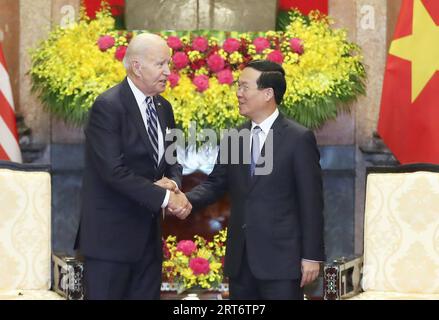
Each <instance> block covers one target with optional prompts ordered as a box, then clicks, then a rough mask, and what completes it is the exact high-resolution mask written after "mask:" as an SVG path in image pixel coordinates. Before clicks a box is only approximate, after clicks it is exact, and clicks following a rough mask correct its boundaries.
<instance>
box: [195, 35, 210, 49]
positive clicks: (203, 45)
mask: <svg viewBox="0 0 439 320" xmlns="http://www.w3.org/2000/svg"><path fill="white" fill-rule="evenodd" d="M208 47H209V42H208V41H207V39H206V38H204V37H201V36H200V37H196V38H195V39H194V40H193V41H192V48H193V49H194V50H197V51H200V52H204V51H206V50H207V48H208Z"/></svg>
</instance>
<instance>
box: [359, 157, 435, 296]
mask: <svg viewBox="0 0 439 320" xmlns="http://www.w3.org/2000/svg"><path fill="white" fill-rule="evenodd" d="M362 286H363V290H364V291H368V290H371V291H387V292H402V293H439V166H436V165H429V164H415V165H406V166H400V167H397V168H369V170H368V174H367V184H366V203H365V218H364V269H363V283H362Z"/></svg>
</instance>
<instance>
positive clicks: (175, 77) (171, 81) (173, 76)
mask: <svg viewBox="0 0 439 320" xmlns="http://www.w3.org/2000/svg"><path fill="white" fill-rule="evenodd" d="M168 81H169V84H170V85H171V88H174V87H175V86H176V85H178V81H180V76H179V75H178V73H176V72H171V74H170V75H169V77H168Z"/></svg>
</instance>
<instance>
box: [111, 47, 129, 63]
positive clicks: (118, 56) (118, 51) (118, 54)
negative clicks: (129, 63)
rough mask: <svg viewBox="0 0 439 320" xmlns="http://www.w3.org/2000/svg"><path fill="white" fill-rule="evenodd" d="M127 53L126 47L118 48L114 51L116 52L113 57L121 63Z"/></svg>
mask: <svg viewBox="0 0 439 320" xmlns="http://www.w3.org/2000/svg"><path fill="white" fill-rule="evenodd" d="M126 52H127V47H126V46H120V47H118V48H117V49H116V52H115V53H114V57H115V58H116V59H117V60H119V61H122V60H123V58H124V57H125V53H126Z"/></svg>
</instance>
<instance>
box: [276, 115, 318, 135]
mask: <svg viewBox="0 0 439 320" xmlns="http://www.w3.org/2000/svg"><path fill="white" fill-rule="evenodd" d="M282 121H283V124H284V126H285V127H286V128H287V129H288V131H289V132H291V133H294V134H296V135H299V136H301V135H304V134H306V133H308V132H312V130H310V129H308V128H307V127H305V126H303V125H301V124H300V123H298V122H297V121H295V120H293V119H289V118H286V117H283V119H282Z"/></svg>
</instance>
